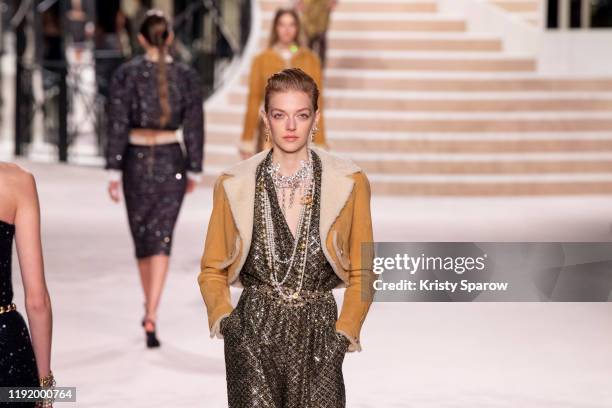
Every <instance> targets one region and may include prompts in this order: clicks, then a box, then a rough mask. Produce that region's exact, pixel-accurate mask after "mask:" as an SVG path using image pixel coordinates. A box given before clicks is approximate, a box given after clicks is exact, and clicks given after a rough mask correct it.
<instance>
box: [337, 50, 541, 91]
mask: <svg viewBox="0 0 612 408" xmlns="http://www.w3.org/2000/svg"><path fill="white" fill-rule="evenodd" d="M326 66H327V67H328V68H332V69H333V68H340V69H346V70H350V69H357V70H359V69H370V70H405V71H438V72H472V73H473V72H487V71H493V72H534V71H535V69H536V61H535V60H534V59H533V58H525V57H514V58H511V57H503V58H477V57H475V58H449V57H448V56H447V57H443V56H440V57H433V56H432V57H419V56H414V57H410V56H406V57H402V56H396V57H392V56H388V57H385V56H380V57H375V56H366V55H364V56H361V57H360V56H354V57H352V56H350V55H347V56H341V55H338V54H337V53H336V54H334V53H330V54H329V57H328V58H327V63H326ZM345 88H346V87H345Z"/></svg>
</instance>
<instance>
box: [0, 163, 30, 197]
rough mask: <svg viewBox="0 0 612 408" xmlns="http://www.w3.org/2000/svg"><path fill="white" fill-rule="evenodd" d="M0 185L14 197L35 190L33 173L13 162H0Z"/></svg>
mask: <svg viewBox="0 0 612 408" xmlns="http://www.w3.org/2000/svg"><path fill="white" fill-rule="evenodd" d="M0 181H1V182H0V185H4V186H5V188H6V189H7V190H10V191H11V193H12V194H14V195H15V196H16V197H19V196H23V195H26V196H27V195H30V194H32V193H33V192H35V190H36V180H35V178H34V175H33V174H32V173H30V172H29V171H28V170H26V169H24V168H23V167H21V166H19V165H18V164H15V163H6V162H0Z"/></svg>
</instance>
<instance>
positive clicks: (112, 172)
mask: <svg viewBox="0 0 612 408" xmlns="http://www.w3.org/2000/svg"><path fill="white" fill-rule="evenodd" d="M107 174H108V181H121V170H117V169H108V170H107Z"/></svg>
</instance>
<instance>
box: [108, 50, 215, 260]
mask: <svg viewBox="0 0 612 408" xmlns="http://www.w3.org/2000/svg"><path fill="white" fill-rule="evenodd" d="M166 74H167V82H168V100H169V104H170V120H169V122H168V124H167V125H166V126H165V127H164V128H163V129H162V128H161V127H160V125H159V118H160V116H161V107H160V103H159V96H158V91H157V89H158V85H157V63H156V62H152V61H149V60H147V59H146V58H144V57H142V56H139V57H136V58H134V59H133V60H131V61H129V62H126V63H125V64H123V65H121V66H120V67H119V68H117V70H116V72H115V73H114V74H113V78H112V81H111V84H110V103H109V113H108V116H109V118H108V120H109V132H108V140H107V146H106V169H112V170H122V175H123V177H122V184H123V192H124V195H125V204H126V209H127V213H128V221H129V225H130V232H131V233H132V239H133V242H134V252H135V255H136V257H137V258H145V257H149V256H152V255H157V254H165V255H170V252H171V249H172V236H173V231H174V226H175V224H176V220H177V218H178V215H179V211H180V209H181V205H182V203H183V198H184V196H185V188H186V185H187V184H186V181H187V178H186V176H187V172H193V173H199V172H201V171H202V161H203V155H204V149H203V144H204V113H203V107H202V103H203V95H202V85H201V83H200V80H199V77H198V74H197V73H196V72H195V71H194V70H193V69H191V68H190V67H189V66H187V65H185V64H181V63H178V62H171V63H168V64H167V66H166ZM181 127H182V130H183V131H182V134H183V144H184V151H183V148H182V146H181V145H180V144H179V143H167V144H160V145H156V146H142V145H134V144H130V143H129V133H130V130H131V129H136V128H141V129H142V128H143V129H160V130H177V129H179V128H181Z"/></svg>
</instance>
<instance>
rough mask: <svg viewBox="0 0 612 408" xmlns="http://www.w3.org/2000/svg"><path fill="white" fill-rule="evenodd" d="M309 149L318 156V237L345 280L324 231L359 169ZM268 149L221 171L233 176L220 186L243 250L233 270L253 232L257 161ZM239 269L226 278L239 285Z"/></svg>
mask: <svg viewBox="0 0 612 408" xmlns="http://www.w3.org/2000/svg"><path fill="white" fill-rule="evenodd" d="M311 148H312V150H313V151H314V152H315V153H317V155H318V156H319V158H320V159H321V203H320V206H321V208H320V220H319V233H320V237H321V248H322V249H323V253H324V254H325V257H326V258H327V260H328V261H329V262H330V264H331V265H332V268H333V269H334V272H336V275H338V276H339V277H340V278H341V279H342V280H343V281H344V282H345V283H347V281H348V277H346V276H345V274H344V273H342V270H341V268H340V267H339V266H338V265H336V264H335V262H334V261H333V259H332V258H331V256H330V254H329V251H328V249H327V247H326V245H325V243H326V242H327V240H326V238H327V234H328V233H329V230H330V228H331V226H332V224H333V223H334V221H335V220H336V218H337V217H338V215H339V214H340V211H342V208H343V207H344V205H345V204H346V201H347V200H348V198H349V197H350V194H351V192H352V191H353V186H354V184H355V182H354V181H353V179H352V178H351V177H349V176H350V175H351V174H354V173H357V172H359V171H361V168H360V167H359V166H357V165H356V164H355V163H353V162H352V161H351V160H349V159H345V158H342V157H339V156H336V155H333V154H331V153H328V152H327V151H325V150H323V149H321V148H319V147H316V146H312V147H311ZM269 151H270V149H266V150H264V151H262V152H259V153H257V154H255V155H254V156H252V157H251V158H249V159H247V160H244V161H241V162H240V163H238V164H236V165H234V166H233V167H230V168H229V169H227V170H225V171H223V174H227V175H230V176H232V177H229V178H227V179H226V180H224V181H223V188H224V190H225V193H226V195H227V199H228V201H229V204H230V209H231V211H232V217H233V219H234V222H235V224H236V227H237V228H238V233H239V234H240V238H241V240H242V244H243V245H242V253H241V256H240V260H239V261H238V262H239V263H238V267H237V268H236V271H240V269H242V266H243V265H244V262H245V261H246V257H247V255H248V252H249V249H250V246H251V237H252V235H253V211H254V201H255V176H256V174H255V173H256V170H257V166H258V165H259V163H261V162H262V161H263V160H264V159H265V157H266V155H267V154H268V152H269ZM238 275H239V273H236V275H235V276H233V277H230V278H229V283H230V284H232V283H233V284H234V286H241V285H240V284H239V281H236V280H237V279H238Z"/></svg>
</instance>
